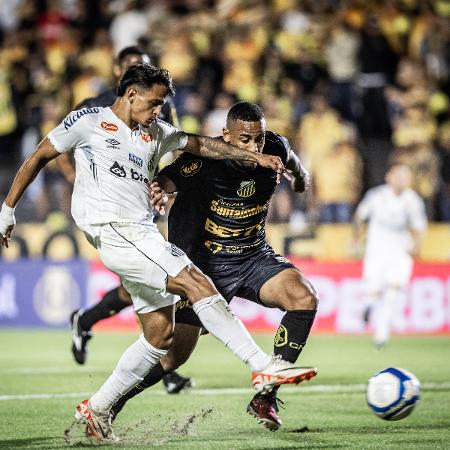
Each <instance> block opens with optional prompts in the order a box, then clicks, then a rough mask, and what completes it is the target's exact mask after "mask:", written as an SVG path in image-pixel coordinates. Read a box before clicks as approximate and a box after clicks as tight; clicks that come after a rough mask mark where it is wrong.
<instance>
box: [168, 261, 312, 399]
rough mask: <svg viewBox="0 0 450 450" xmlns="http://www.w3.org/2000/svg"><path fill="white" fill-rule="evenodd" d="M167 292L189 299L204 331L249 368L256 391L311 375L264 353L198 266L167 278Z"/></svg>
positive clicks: (297, 380)
mask: <svg viewBox="0 0 450 450" xmlns="http://www.w3.org/2000/svg"><path fill="white" fill-rule="evenodd" d="M167 289H168V291H170V292H172V293H174V294H178V295H180V296H181V297H183V298H187V299H188V300H189V301H190V302H191V303H192V305H193V310H194V312H195V313H196V314H197V315H198V317H199V319H200V320H201V322H202V324H203V326H204V328H205V329H206V330H208V331H209V332H210V333H211V334H212V335H213V336H214V337H216V338H217V339H218V340H220V341H221V342H222V343H223V344H224V345H225V346H226V347H228V348H229V349H230V350H231V351H232V352H233V353H234V354H235V355H236V356H237V357H238V358H239V359H240V360H241V361H242V362H244V363H246V364H248V365H249V367H250V369H251V370H252V372H253V375H252V378H253V386H254V387H255V388H257V389H260V390H271V389H272V388H273V387H274V386H278V385H280V384H285V383H295V384H297V383H299V382H300V381H301V380H302V379H303V378H304V377H305V376H309V371H305V370H304V369H302V368H298V367H294V366H293V365H292V364H291V363H289V362H287V361H284V360H280V359H277V358H271V357H270V356H269V355H267V354H266V353H264V352H263V351H262V350H261V349H260V348H259V347H258V346H257V345H256V343H255V341H254V340H253V338H252V337H251V336H250V334H249V333H248V331H247V329H246V328H245V326H244V324H243V323H242V322H241V320H240V319H239V318H237V317H236V316H235V315H234V314H233V313H232V312H231V310H230V308H229V307H228V304H227V302H226V301H225V299H224V298H223V296H222V295H221V294H219V293H218V291H217V289H216V288H215V286H214V284H213V283H212V281H211V280H210V279H209V278H208V277H206V276H205V275H204V274H203V273H202V272H201V271H200V269H198V268H197V267H196V266H194V265H191V266H189V267H186V268H185V269H183V270H182V271H181V272H180V273H179V274H178V275H177V276H176V277H168V281H167Z"/></svg>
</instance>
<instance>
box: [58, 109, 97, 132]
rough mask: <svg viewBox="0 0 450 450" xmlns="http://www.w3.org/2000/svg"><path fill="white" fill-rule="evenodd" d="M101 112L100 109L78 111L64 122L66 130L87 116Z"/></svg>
mask: <svg viewBox="0 0 450 450" xmlns="http://www.w3.org/2000/svg"><path fill="white" fill-rule="evenodd" d="M99 111H100V110H99V109H98V108H83V109H80V110H78V111H75V112H74V113H73V114H71V115H70V116H67V117H66V118H65V119H64V121H63V124H64V128H65V129H66V130H68V129H69V128H70V127H71V126H72V125H73V124H74V123H75V122H76V121H77V120H78V119H81V118H82V117H83V116H85V115H86V114H94V113H98V112H99Z"/></svg>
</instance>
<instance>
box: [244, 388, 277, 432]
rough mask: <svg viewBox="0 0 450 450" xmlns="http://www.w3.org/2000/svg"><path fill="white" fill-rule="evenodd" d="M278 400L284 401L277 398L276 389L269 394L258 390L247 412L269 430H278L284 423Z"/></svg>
mask: <svg viewBox="0 0 450 450" xmlns="http://www.w3.org/2000/svg"><path fill="white" fill-rule="evenodd" d="M277 402H280V403H283V402H282V401H281V400H280V399H278V398H277V394H276V389H273V390H272V391H271V392H268V393H267V394H261V393H260V392H258V393H257V394H256V395H255V396H254V397H253V398H252V400H251V402H250V403H249V404H248V405H247V412H248V413H249V414H250V415H251V416H253V417H256V419H258V423H261V424H263V425H264V427H265V428H267V429H268V430H270V431H277V430H278V428H280V427H281V425H282V424H283V422H282V421H281V419H280V417H279V416H278V404H277Z"/></svg>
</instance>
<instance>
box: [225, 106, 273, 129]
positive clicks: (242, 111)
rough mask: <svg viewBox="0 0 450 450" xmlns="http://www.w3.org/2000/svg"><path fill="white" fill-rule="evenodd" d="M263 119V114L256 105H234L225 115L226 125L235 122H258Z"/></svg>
mask: <svg viewBox="0 0 450 450" xmlns="http://www.w3.org/2000/svg"><path fill="white" fill-rule="evenodd" d="M262 119H264V112H263V110H262V108H261V107H260V106H258V105H257V104H256V103H250V102H239V103H235V104H234V105H233V106H232V107H231V108H230V110H229V111H228V114H227V124H228V123H229V122H234V121H236V120H243V121H245V122H258V121H260V120H262Z"/></svg>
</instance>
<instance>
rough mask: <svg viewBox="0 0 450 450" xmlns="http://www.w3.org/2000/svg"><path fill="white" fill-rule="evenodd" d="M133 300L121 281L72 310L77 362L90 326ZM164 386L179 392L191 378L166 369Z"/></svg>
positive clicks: (82, 355) (81, 359) (81, 357)
mask: <svg viewBox="0 0 450 450" xmlns="http://www.w3.org/2000/svg"><path fill="white" fill-rule="evenodd" d="M132 304H133V301H132V299H131V296H130V294H129V293H128V292H127V290H126V289H125V288H124V287H123V285H122V283H121V284H120V286H118V287H117V288H115V289H112V290H110V291H108V292H107V293H106V294H105V295H104V296H103V298H102V299H101V300H100V301H99V302H98V303H97V304H96V305H94V306H92V307H91V308H89V309H87V310H81V309H80V310H77V311H74V312H73V313H72V315H71V317H70V322H71V327H72V354H73V356H74V358H75V361H76V362H77V363H78V364H84V363H85V361H86V355H87V343H88V341H89V339H91V338H92V331H91V329H92V327H93V326H94V325H95V324H96V323H98V322H100V321H102V320H104V319H108V318H110V317H113V316H115V315H116V314H119V312H120V311H122V310H123V309H125V308H127V307H128V306H131V305H132ZM163 381H164V386H165V387H166V391H167V392H168V393H169V394H175V393H179V392H180V391H181V390H183V389H184V388H186V387H190V386H191V379H190V378H187V377H183V376H182V375H180V374H178V373H177V372H174V371H173V372H169V371H167V372H166V373H165V374H164V377H163Z"/></svg>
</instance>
